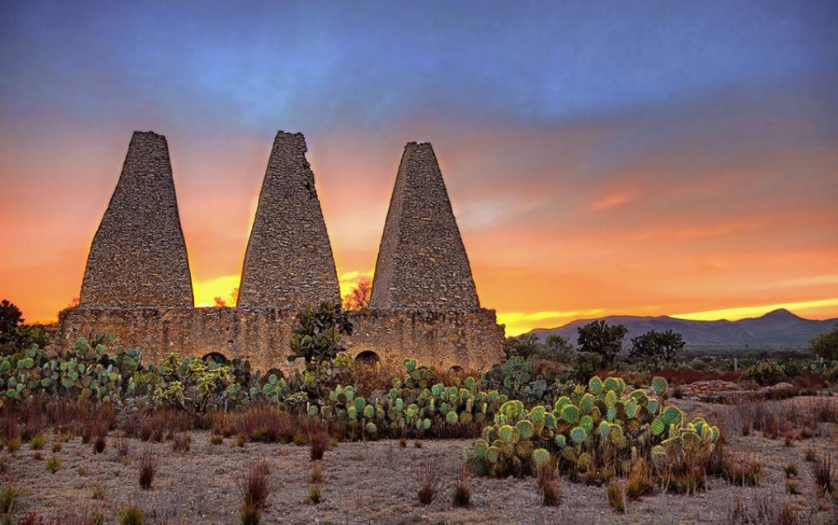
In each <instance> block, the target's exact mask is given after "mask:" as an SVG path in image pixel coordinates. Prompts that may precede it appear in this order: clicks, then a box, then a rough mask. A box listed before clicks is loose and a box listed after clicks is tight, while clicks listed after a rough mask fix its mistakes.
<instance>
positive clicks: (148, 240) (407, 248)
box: [53, 132, 504, 371]
mask: <svg viewBox="0 0 838 525" xmlns="http://www.w3.org/2000/svg"><path fill="white" fill-rule="evenodd" d="M305 153H306V144H305V138H304V137H303V136H302V134H290V133H283V132H279V133H278V134H277V136H276V139H275V140H274V145H273V148H272V151H271V156H270V159H269V161H268V167H267V170H266V173H265V179H264V182H263V186H262V190H261V193H260V196H259V205H258V208H257V212H256V218H255V220H254V224H253V228H252V231H251V237H250V239H249V241H248V247H247V253H246V256H245V262H244V265H243V270H242V284H241V288H240V294H239V304H238V307H235V308H195V307H194V301H193V296H192V285H191V278H190V274H189V265H188V260H187V254H186V247H185V243H184V240H183V233H182V230H181V227H180V219H179V216H178V211H177V200H176V197H175V191H174V183H173V180H172V169H171V164H170V161H169V154H168V147H167V145H166V139H165V137H163V136H160V135H156V134H154V133H135V134H134V136H133V138H132V140H131V145H130V147H129V151H128V155H127V156H126V160H125V166H124V168H123V171H122V175H121V176H120V180H119V183H118V184H117V188H116V190H115V192H114V195H113V197H112V199H111V202H110V204H109V206H108V210H107V212H106V213H105V216H104V218H103V219H102V223H101V225H100V227H99V230H98V231H97V233H96V237H95V238H94V241H93V244H92V247H91V251H90V255H89V258H88V262H87V268H86V270H85V277H84V282H83V286H82V294H81V301H80V306H78V307H76V308H69V309H66V310H64V311H62V312H61V313H60V314H59V323H58V328H57V330H56V333H55V336H54V338H53V344H54V345H55V346H57V347H66V346H67V345H70V344H72V343H74V342H75V340H76V339H77V338H78V337H82V336H87V335H88V334H89V333H90V331H97V332H109V333H111V334H112V335H113V336H114V341H113V343H114V344H115V345H122V346H123V347H127V348H138V349H140V350H141V351H142V352H143V355H144V357H145V359H147V360H148V361H154V360H157V359H159V358H161V357H163V356H164V355H166V354H168V353H171V352H175V353H178V354H181V355H184V356H197V357H203V356H206V355H207V354H211V353H219V354H222V355H223V356H225V357H226V358H228V359H232V358H236V357H239V358H243V359H248V360H250V362H251V364H252V365H253V366H255V367H256V368H259V369H263V370H269V369H272V368H273V369H280V370H283V371H289V370H291V369H293V368H294V367H298V366H301V365H300V364H292V363H290V362H288V360H287V356H288V354H289V353H290V346H289V343H290V339H291V334H292V330H293V325H294V321H295V315H296V313H297V312H298V311H299V310H300V309H301V308H302V307H303V306H304V305H307V304H316V303H318V302H320V301H323V300H329V301H339V300H340V291H339V286H338V280H337V272H336V269H335V263H334V258H333V256H332V249H331V245H330V243H329V238H328V234H327V232H326V225H325V222H324V220H323V214H322V211H321V208H320V202H319V199H318V197H317V192H316V190H315V188H314V174H313V173H312V171H311V167H310V165H309V163H308V161H307V160H306V158H305ZM351 315H352V320H353V323H354V331H353V335H352V336H350V337H348V338H347V340H346V343H347V344H346V346H347V350H348V353H350V354H351V355H353V356H356V355H358V354H360V353H362V352H365V351H371V352H374V353H375V354H376V355H377V356H378V358H379V359H380V360H381V362H382V364H383V365H384V366H386V367H388V368H390V369H391V370H394V369H399V368H400V366H401V363H402V361H403V360H404V359H405V358H407V357H410V358H414V359H417V360H418V362H419V363H420V364H421V365H423V366H433V367H435V368H437V369H439V370H448V369H449V368H451V367H460V368H462V369H465V370H485V369H487V368H488V367H489V366H491V365H492V364H494V363H497V362H500V361H501V360H502V359H503V351H502V344H503V339H504V329H503V326H502V325H498V324H497V319H496V316H495V312H494V310H486V309H482V308H480V303H479V300H478V297H477V291H476V289H475V286H474V280H473V278H472V274H471V268H470V266H469V262H468V257H467V255H466V252H465V248H464V246H463V243H462V239H461V238H460V233H459V229H458V228H457V224H456V220H455V218H454V214H453V212H452V209H451V203H450V201H449V199H448V193H447V190H446V188H445V183H444V181H443V179H442V173H441V171H440V169H439V165H438V164H437V160H436V156H435V155H434V152H433V149H432V147H431V145H430V144H416V143H409V144H408V145H407V147H406V148H405V152H404V155H403V157H402V161H401V164H400V167H399V172H398V174H397V177H396V184H395V188H394V191H393V196H392V199H391V203H390V209H389V212H388V215H387V222H386V225H385V229H384V233H383V235H382V241H381V247H380V251H379V257H378V261H377V267H376V273H375V277H374V282H373V292H372V299H371V308H369V309H366V310H363V311H359V312H352V313H351ZM298 363H299V362H298Z"/></svg>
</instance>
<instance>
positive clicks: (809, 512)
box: [2, 402, 838, 525]
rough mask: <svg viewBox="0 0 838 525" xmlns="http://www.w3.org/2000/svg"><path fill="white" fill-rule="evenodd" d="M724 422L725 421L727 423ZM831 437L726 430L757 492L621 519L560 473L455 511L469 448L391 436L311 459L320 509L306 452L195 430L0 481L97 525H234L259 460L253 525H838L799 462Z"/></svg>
mask: <svg viewBox="0 0 838 525" xmlns="http://www.w3.org/2000/svg"><path fill="white" fill-rule="evenodd" d="M681 404H682V406H683V407H684V408H685V409H686V410H687V411H688V414H690V416H693V415H697V414H704V415H706V416H708V417H709V418H710V419H716V421H719V419H724V417H723V416H722V415H721V413H722V412H721V411H723V410H724V407H721V406H719V405H706V404H703V403H698V402H682V403H681ZM727 420H728V421H727V423H728V424H730V425H736V421H734V420H732V419H731V417H730V416H727ZM836 433H838V425H835V424H824V425H821V426H820V430H819V432H818V435H817V436H816V437H814V438H812V439H809V440H806V441H805V442H795V443H794V445H793V446H791V447H787V446H785V444H784V442H783V440H782V439H781V440H774V441H772V440H769V439H766V438H763V437H762V436H760V435H758V434H757V435H753V434H752V435H750V436H747V437H742V436H739V435H738V432H733V433H732V434H733V435H729V438H728V439H729V442H730V446H731V448H732V449H733V450H735V451H739V452H743V453H748V454H756V455H758V456H759V458H760V459H761V461H762V469H763V470H762V480H761V483H760V485H759V486H758V487H756V488H747V487H746V488H742V487H734V486H731V485H729V484H727V483H726V482H724V481H722V480H719V479H716V478H711V479H710V486H709V489H708V490H707V491H705V492H701V493H699V494H698V495H695V496H680V495H668V494H660V493H658V494H656V495H652V496H645V497H643V498H642V499H641V500H640V501H638V502H629V503H628V505H627V510H626V513H625V514H624V515H618V514H615V513H614V512H613V511H612V510H611V509H610V507H609V506H608V503H607V501H606V498H605V490H604V488H602V487H595V486H586V485H584V484H581V483H571V482H569V481H567V480H566V479H564V478H563V479H562V484H561V487H562V497H563V500H562V501H563V503H562V505H561V506H560V507H559V508H545V507H543V506H541V504H540V498H539V496H538V494H537V492H536V488H535V482H534V481H533V480H532V479H524V480H516V479H488V478H472V479H471V489H472V495H473V496H472V497H473V504H472V506H471V507H470V508H468V509H456V508H454V507H452V505H451V497H450V494H451V490H452V487H453V484H454V480H455V478H456V475H457V472H458V470H459V467H460V464H461V461H462V448H463V446H465V445H469V444H470V443H471V441H425V442H423V446H422V448H415V447H414V446H413V442H409V443H408V447H407V448H401V447H400V446H399V444H398V442H395V441H379V442H374V443H341V444H340V445H338V446H337V447H336V448H334V449H333V450H330V451H328V452H327V453H326V456H325V458H324V460H323V462H322V465H323V468H324V472H325V480H324V482H323V484H322V495H323V501H322V503H320V504H319V505H312V504H310V503H308V502H307V495H308V489H309V485H310V481H309V476H310V469H311V462H310V461H309V457H308V454H309V449H308V448H307V447H302V446H295V445H274V444H258V443H248V444H247V445H245V446H244V447H243V448H239V447H235V448H234V447H231V444H232V443H233V440H232V439H227V440H225V441H224V443H223V444H221V445H212V444H210V442H209V439H210V435H209V434H208V433H206V432H196V433H193V434H192V438H193V443H192V448H191V450H190V451H189V452H184V453H176V452H173V451H172V447H171V444H165V443H157V444H151V445H150V444H147V443H143V442H141V441H138V440H131V441H130V453H129V456H131V457H133V458H134V459H135V461H133V463H131V464H130V465H124V464H123V463H122V462H121V461H120V457H119V454H118V452H117V450H116V449H115V448H114V447H113V446H111V444H112V442H115V440H114V439H112V438H109V443H108V447H107V449H106V451H105V452H104V453H103V454H96V455H95V454H94V453H93V449H92V446H91V445H89V444H82V442H81V438H75V439H73V440H72V441H70V442H68V443H64V444H63V447H62V450H61V451H60V452H59V453H57V454H56V455H57V456H58V457H59V458H61V461H62V463H61V467H60V469H59V470H58V471H57V472H56V473H54V474H51V473H50V472H48V470H47V467H46V461H47V459H48V458H49V457H50V456H52V445H53V436H51V435H48V436H47V442H46V445H45V447H44V450H42V451H40V454H41V455H42V456H43V458H42V459H36V458H35V455H36V451H33V450H31V449H30V447H29V446H28V445H26V444H24V445H23V447H22V448H21V450H20V451H19V452H18V453H17V455H16V456H12V455H11V454H10V453H9V452H8V451H5V452H3V454H2V457H3V458H4V459H5V461H6V462H7V463H8V468H7V469H6V472H5V473H4V474H3V475H2V478H3V482H4V483H8V482H11V483H14V484H15V485H17V486H18V487H20V488H21V489H22V491H23V494H22V497H21V503H20V504H19V505H18V509H17V511H16V512H15V514H16V515H19V516H20V515H24V514H26V513H28V512H29V511H32V510H35V511H38V512H40V513H42V514H43V515H46V516H51V517H52V516H55V517H58V516H61V515H63V514H64V513H65V512H66V511H67V509H100V510H101V511H103V512H104V513H105V515H106V516H107V517H108V521H107V523H116V520H115V518H114V516H115V514H116V511H117V509H119V508H120V506H121V505H125V504H128V503H136V504H138V505H139V506H140V507H141V508H142V509H143V510H144V511H145V513H146V518H147V519H146V523H147V524H148V523H154V524H174V525H176V524H202V525H203V524H219V525H220V524H225V525H227V524H237V523H239V516H238V510H239V508H240V506H241V501H242V497H241V492H240V491H239V489H238V487H237V480H238V478H239V477H240V476H241V473H242V472H243V471H245V469H246V468H247V467H248V466H249V465H251V464H252V463H253V462H254V461H256V460H258V459H265V460H266V461H267V462H268V464H269V465H270V469H271V473H270V479H271V489H272V490H271V494H270V496H269V498H268V506H267V509H266V510H265V513H264V515H263V520H262V523H264V524H276V523H282V524H286V523H287V524H308V523H322V524H327V523H335V524H343V523H347V524H349V523H353V524H354V523H384V524H423V523H428V524H449V523H450V524H457V523H463V524H464V523H485V524H492V525H497V524H504V525H506V524H515V523H532V524H541V523H544V524H546V523H562V524H572V523H584V524H586V525H593V524H600V523H602V524H605V523H655V524H670V523H672V524H675V523H696V524H697V523H701V524H707V523H724V522H725V521H726V517H727V515H728V513H729V512H730V510H731V509H732V508H733V506H734V504H735V502H736V500H737V498H739V499H741V500H742V501H743V502H744V503H745V504H746V505H748V504H751V503H752V502H753V501H754V500H755V499H766V498H767V500H768V501H772V502H776V503H777V504H780V503H782V502H785V501H788V500H790V501H792V502H793V504H794V506H795V507H796V508H797V509H798V510H800V511H801V512H802V513H803V516H804V517H803V519H802V523H838V519H836V516H835V514H833V513H834V512H835V507H834V506H833V504H832V503H830V502H828V501H827V500H826V499H824V498H820V499H819V498H818V497H817V496H816V494H815V488H814V482H813V478H812V473H811V465H810V463H807V462H806V461H805V459H804V455H805V450H806V449H807V448H810V447H811V448H812V449H814V450H815V451H816V453H817V454H824V453H828V452H831V453H832V454H833V455H835V456H836V457H838V454H836V450H837V449H838V441H836ZM148 447H150V448H151V449H152V450H153V451H154V454H155V455H156V457H157V460H158V473H157V476H156V477H155V480H154V486H153V490H151V491H145V490H141V489H140V487H139V484H138V466H137V463H138V462H137V461H136V458H137V457H139V455H140V454H141V453H142V452H143V451H144V450H146V448H148ZM434 461H437V462H438V464H439V466H440V469H441V470H442V472H443V476H444V479H443V484H442V486H441V489H440V492H439V494H438V496H437V498H436V500H435V501H434V502H433V503H432V504H431V505H429V506H426V507H422V506H419V505H418V503H417V496H416V492H417V486H418V478H417V475H418V472H419V471H420V469H421V468H422V467H423V466H425V465H427V464H429V463H432V462H434ZM792 462H793V463H796V464H797V466H798V471H799V478H798V479H797V485H798V486H799V488H800V490H801V491H802V493H801V494H800V495H797V496H789V495H788V494H786V493H785V475H784V473H783V470H782V469H783V465H785V464H787V463H792ZM96 486H101V487H103V488H104V498H103V499H100V500H94V499H93V491H94V487H96Z"/></svg>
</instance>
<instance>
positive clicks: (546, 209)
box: [0, 0, 838, 324]
mask: <svg viewBox="0 0 838 525" xmlns="http://www.w3.org/2000/svg"><path fill="white" fill-rule="evenodd" d="M836 15H838V3H836V2H831V1H807V2H799V1H759V2H753V1H748V2H746V1H736V0H728V1H710V2H687V1H672V0H669V1H654V2H653V1H644V2H631V3H629V2H623V1H612V2H549V3H548V2H515V3H510V2H422V3H411V4H406V3H400V2H318V3H316V4H313V3H304V2H283V3H279V2H41V1H34V2H33V1H15V0H12V1H7V2H5V3H4V9H3V12H2V14H0V35H2V36H0V67H1V68H2V69H0V70H2V72H3V74H2V75H0V181H2V182H3V184H4V186H5V187H6V191H5V192H4V193H5V195H3V196H2V197H0V208H2V210H3V212H2V213H3V215H2V216H0V220H3V221H5V222H14V223H16V224H19V225H20V227H18V228H10V229H6V231H5V232H4V233H2V234H1V235H3V239H2V241H3V242H4V244H6V245H7V246H12V247H13V248H19V249H18V250H13V251H17V252H26V250H21V249H20V248H23V247H28V246H29V245H30V243H31V240H32V239H33V238H34V239H35V240H36V241H37V242H36V243H34V244H35V245H37V246H38V248H34V249H33V250H34V251H33V252H30V253H24V254H21V255H19V256H15V257H12V258H11V259H9V260H6V261H5V262H4V263H2V264H3V265H5V268H3V267H0V269H3V270H4V273H9V274H11V273H15V274H16V275H18V276H19V277H18V278H17V279H15V281H14V284H13V283H11V282H8V283H5V285H6V286H7V287H8V289H9V290H10V292H9V293H12V294H13V295H15V296H16V297H17V300H18V302H21V303H23V304H24V305H25V306H28V307H29V309H30V310H33V311H35V312H36V314H35V315H36V316H38V317H44V316H46V315H47V313H46V312H48V311H55V310H57V309H58V308H60V307H62V306H63V305H64V303H65V302H66V301H67V300H69V299H70V298H71V297H72V296H74V295H77V288H78V283H80V280H81V271H82V269H83V263H84V255H85V254H86V249H87V245H88V243H89V240H90V238H91V237H92V234H93V231H94V230H95V227H96V224H97V223H98V220H99V217H100V216H101V212H102V210H103V209H104V206H105V205H106V203H107V198H108V195H109V194H110V192H111V191H112V189H113V185H114V184H115V180H116V177H117V176H118V173H119V168H120V166H121V160H122V156H123V155H124V152H125V148H126V146H127V142H128V138H129V137H130V133H131V132H132V131H133V130H135V129H142V130H146V129H152V130H155V131H157V132H160V133H164V134H166V135H167V137H168V138H169V145H170V149H171V150H172V157H173V163H174V168H175V179H176V184H177V187H178V192H179V199H180V204H181V212H182V213H181V214H182V219H183V222H184V229H185V230H186V233H187V244H188V245H189V247H190V255H191V256H192V264H193V274H194V275H195V276H196V286H199V285H200V284H201V283H204V284H203V286H204V287H211V286H210V285H208V284H206V283H210V282H223V283H224V286H226V285H227V284H229V282H230V281H231V279H233V278H234V277H235V275H237V272H238V271H239V268H240V265H241V257H242V255H243V246H244V243H245V242H246V235H247V231H248V227H249V223H250V221H251V220H252V214H253V209H252V207H253V202H254V200H255V195H256V194H257V193H258V187H259V184H260V182H261V177H262V175H263V174H264V163H265V162H266V159H267V151H268V148H269V146H270V142H271V139H272V136H273V134H274V133H275V131H276V130H277V129H283V130H289V131H302V132H304V133H305V134H306V137H307V139H308V143H309V150H310V155H309V157H310V159H311V161H312V164H313V165H314V167H315V170H316V177H317V180H318V187H319V191H320V193H321V198H322V200H323V203H324V210H325V213H326V218H327V223H328V227H329V230H330V232H331V234H332V242H333V245H334V247H335V251H336V256H337V259H338V265H339V269H340V271H341V272H342V273H343V274H345V275H347V276H349V275H353V276H354V277H351V278H350V277H347V278H346V279H345V281H346V283H351V282H353V279H357V278H359V277H358V276H364V275H367V274H369V273H370V272H371V271H372V265H373V264H374V260H375V251H376V249H377V244H378V241H379V239H380V235H381V228H382V226H383V221H384V216H385V215H386V207H387V201H388V198H389V192H390V189H391V184H392V180H393V178H394V177H395V166H396V165H397V162H398V158H399V155H400V150H401V148H402V147H403V145H404V143H405V142H407V141H409V140H432V141H433V142H434V144H435V147H436V149H437V154H438V156H439V157H440V161H441V163H442V165H443V169H444V172H445V176H446V180H447V182H448V186H449V191H450V192H451V194H452V200H453V203H454V207H455V211H456V212H457V215H458V217H459V220H460V225H461V227H462V229H463V233H464V236H465V239H466V245H467V247H468V248H469V252H470V255H471V258H472V263H473V266H474V267H475V274H476V276H477V279H478V288H479V290H480V293H481V297H482V298H483V302H484V303H486V304H487V306H492V307H496V308H498V310H499V311H501V312H502V313H504V312H507V313H515V314H520V315H521V316H526V315H533V316H535V317H538V316H539V312H541V313H542V315H541V317H542V319H543V312H553V311H555V312H590V311H594V310H602V311H606V312H613V313H626V312H628V313H633V312H641V311H649V312H656V313H677V312H684V313H687V312H700V311H705V310H707V311H712V310H720V309H725V308H732V307H750V306H754V307H756V306H759V305H760V304H765V305H768V304H777V303H791V302H798V303H800V302H812V301H823V300H832V299H835V298H838V287H836V285H835V283H833V281H834V275H835V270H834V267H835V264H836V263H838V254H836V248H835V246H837V245H838V234H836V231H835V228H834V226H831V225H830V223H831V224H834V223H835V221H834V220H835V219H836V214H835V211H834V202H835V197H836V196H838V195H837V194H838V190H836V186H838V184H836V183H835V179H836V172H835V169H836V166H838V159H837V158H836V154H835V153H834V151H835V150H836V149H837V148H836V139H838V102H836V97H835V96H834V93H835V92H836V91H838V89H836V88H838V68H836V66H838V32H836V31H834V27H835V26H836V22H838V16H836ZM43 205H46V206H43ZM498 246H506V247H508V246H512V247H514V248H515V249H514V250H498ZM68 261H71V262H68ZM57 268H61V270H60V271H58V270H56V269H57ZM830 268H833V269H832V270H830ZM45 273H49V274H50V275H56V276H55V277H51V278H50V279H47V280H44V277H43V276H44V274H45ZM20 276H23V277H20ZM661 276H665V278H664V279H663V280H662V281H660V282H659V280H660V279H661ZM627 277H628V278H627ZM222 278H223V279H226V280H222V281H218V279H222ZM782 279H796V280H797V281H795V282H805V283H815V284H809V285H805V286H797V287H793V289H792V290H789V289H788V288H789V287H782V289H781V290H778V289H771V288H770V287H769V289H765V288H764V287H760V286H758V284H759V283H762V282H779V281H780V280H782ZM510 282H511V283H516V285H515V286H512V285H509V284H504V283H510ZM695 282H701V283H703V285H702V286H700V287H696V286H694V284H693V283H695ZM2 284H4V283H3V281H0V285H2ZM218 286H222V285H218ZM515 289H518V290H521V292H520V293H517V294H516V293H515V292H514V290H515ZM755 290H757V291H755ZM0 291H2V290H0ZM829 308H832V307H831V306H830V307H829ZM811 313H812V314H813V315H821V316H822V315H826V314H825V313H824V310H818V311H817V312H811ZM827 313H830V314H831V313H836V314H838V308H836V309H830V310H829V311H828V312H827ZM580 315H581V314H580ZM561 320H563V319H558V318H557V319H547V320H546V321H544V322H546V323H547V324H550V323H551V322H553V323H557V322H559V321H561ZM539 321H541V319H539Z"/></svg>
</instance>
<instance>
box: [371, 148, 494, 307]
mask: <svg viewBox="0 0 838 525" xmlns="http://www.w3.org/2000/svg"><path fill="white" fill-rule="evenodd" d="M370 307H371V308H396V309H401V308H407V309H431V310H439V309H454V310H476V309H478V308H480V301H479V300H478V299H477V289H476V288H475V286H474V279H473V278H472V275H471V266H470V265H469V262H468V256H467V255H466V249H465V247H464V246H463V240H462V238H461V237H460V230H459V228H458V227H457V221H456V219H454V212H453V211H452V210H451V201H450V200H449V199H448V191H447V190H446V189H445V182H444V181H443V180H442V171H440V169H439V163H438V162H437V160H436V155H435V154H434V149H433V147H432V146H431V145H430V143H422V144H417V143H416V142H410V143H408V144H407V146H405V148H404V153H403V154H402V160H401V163H400V164H399V173H398V175H397V176H396V185H395V187H394V188H393V196H392V198H391V199H390V210H389V211H388V212H387V222H386V224H385V225H384V234H383V236H382V238H381V247H380V248H379V250H378V261H377V262H376V265H375V278H374V280H373V286H372V297H371V298H370Z"/></svg>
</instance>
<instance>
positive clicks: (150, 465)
mask: <svg viewBox="0 0 838 525" xmlns="http://www.w3.org/2000/svg"><path fill="white" fill-rule="evenodd" d="M139 467H140V488H142V489H144V490H151V486H152V484H153V483H154V476H155V475H156V474H157V461H156V460H155V459H154V455H153V453H152V452H151V449H150V448H149V449H146V450H145V451H144V452H143V454H142V455H141V456H140V461H139Z"/></svg>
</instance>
